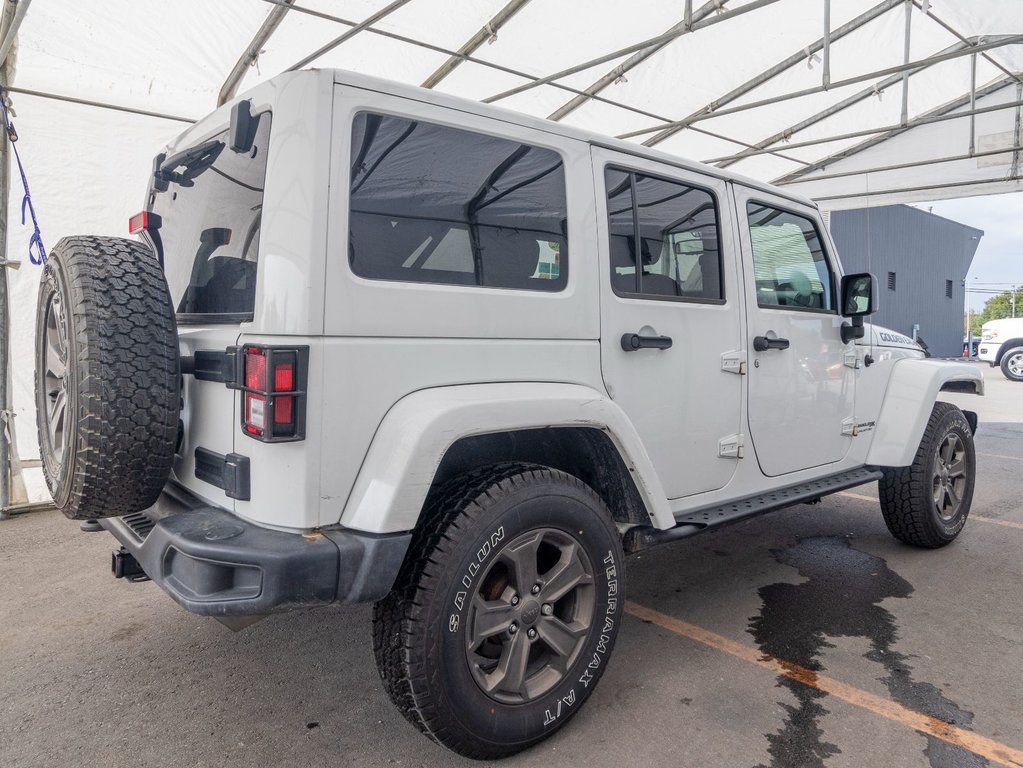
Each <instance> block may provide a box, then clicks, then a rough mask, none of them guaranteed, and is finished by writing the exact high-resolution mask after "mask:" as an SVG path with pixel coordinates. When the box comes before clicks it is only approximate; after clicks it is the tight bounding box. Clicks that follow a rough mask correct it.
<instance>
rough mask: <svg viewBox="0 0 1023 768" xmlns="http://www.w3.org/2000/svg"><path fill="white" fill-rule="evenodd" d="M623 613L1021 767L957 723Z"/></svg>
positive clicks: (1008, 750) (645, 615) (706, 634)
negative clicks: (947, 721) (951, 723)
mask: <svg viewBox="0 0 1023 768" xmlns="http://www.w3.org/2000/svg"><path fill="white" fill-rule="evenodd" d="M625 611H626V613H628V614H630V615H632V616H635V617H636V618H637V619H641V620H643V621H648V622H650V623H652V624H656V625H657V626H659V627H662V628H663V629H666V630H668V631H669V632H673V633H675V634H676V635H680V636H682V637H685V638H688V639H689V640H693V641H695V642H697V643H702V644H703V645H707V646H710V647H711V648H714V649H715V650H718V651H721V652H722V653H727V654H729V655H730V656H735V657H736V658H738V659H742V660H743V661H745V662H748V663H750V664H754V665H756V666H758V667H760V668H761V669H766V670H768V671H770V672H773V673H774V674H776V675H783V676H784V677H787V678H789V679H791V680H795V681H797V682H800V683H802V684H803V685H807V686H809V687H811V688H815V689H817V690H819V691H823V692H824V693H828V694H830V695H832V696H834V697H835V698H837V699H841V700H842V701H844V702H846V703H848V704H852V705H853V706H855V707H859V708H860V709H864V710H866V711H867V712H871V713H873V714H875V715H880V716H881V717H884V718H887V719H888V720H892V721H894V722H897V723H901V724H903V725H905V726H907V727H909V728H912V729H913V730H914V731H919V732H920V733H923V734H925V735H927V736H933V737H935V738H937V739H941V740H942V741H946V742H948V743H949V744H954V745H955V746H957V747H962V748H963V749H966V750H968V751H970V752H972V753H973V754H975V755H980V756H981V757H983V758H985V759H987V760H988V761H990V762H992V763H998V764H999V765H1004V766H1008V767H1009V768H1021V767H1023V750H1018V749H1013V748H1012V747H1009V746H1006V745H1005V744H1001V743H999V742H997V741H994V740H992V739H989V738H987V737H985V736H981V735H979V734H977V733H974V732H973V731H967V730H965V729H963V728H960V727H958V726H955V725H950V724H949V723H946V722H945V721H944V720H939V719H938V718H936V717H931V716H930V715H925V714H923V713H922V712H917V711H916V710H913V709H909V708H908V707H904V706H902V705H901V704H897V703H896V702H894V701H891V700H890V699H886V698H883V697H881V696H876V695H874V694H872V693H868V692H867V691H864V690H861V689H859V688H856V687H854V686H851V685H849V684H847V683H843V682H842V681H841V680H836V679H835V678H833V677H828V676H827V675H822V674H820V673H819V672H814V671H812V670H809V669H806V668H805V667H801V666H799V665H798V664H793V663H792V662H789V661H785V660H783V659H779V658H776V657H774V656H771V655H769V654H766V653H763V652H762V651H760V650H759V649H757V648H754V647H753V646H750V645H746V644H745V643H739V642H736V641H735V640H730V639H729V638H727V637H724V636H722V635H719V634H716V633H715V632H711V631H710V630H708V629H704V628H703V627H698V626H696V625H695V624H690V623H689V622H687V621H682V620H681V619H676V618H675V617H673V616H668V615H667V614H664V613H660V612H658V611H655V610H652V609H650V608H646V607H645V606H642V605H639V604H638V603H633V602H631V601H628V602H626V603H625Z"/></svg>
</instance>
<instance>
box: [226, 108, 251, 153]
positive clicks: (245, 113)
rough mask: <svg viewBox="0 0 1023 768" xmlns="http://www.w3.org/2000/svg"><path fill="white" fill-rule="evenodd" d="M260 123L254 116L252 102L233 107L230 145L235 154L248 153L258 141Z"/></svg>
mask: <svg viewBox="0 0 1023 768" xmlns="http://www.w3.org/2000/svg"><path fill="white" fill-rule="evenodd" d="M258 125H259V121H258V120H257V119H256V118H255V117H254V116H253V114H252V102H251V101H249V100H248V99H245V100H244V101H239V102H238V103H237V104H235V105H234V106H233V107H231V130H230V134H229V135H230V141H229V142H228V144H229V145H230V147H231V150H232V151H234V152H248V151H249V150H250V149H252V142H253V141H255V140H256V128H257V126H258Z"/></svg>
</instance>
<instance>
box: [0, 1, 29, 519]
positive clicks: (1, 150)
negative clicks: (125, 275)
mask: <svg viewBox="0 0 1023 768" xmlns="http://www.w3.org/2000/svg"><path fill="white" fill-rule="evenodd" d="M29 2H30V0H22V1H21V2H20V3H19V2H17V0H5V2H4V4H3V11H2V15H0V36H2V38H3V42H2V43H0V86H3V87H6V86H7V81H8V79H10V77H9V75H10V74H11V72H10V70H11V66H10V63H9V60H8V55H9V54H10V51H11V48H12V47H13V45H14V40H15V39H16V37H17V34H18V26H19V25H20V24H21V20H22V19H23V18H25V12H26V11H27V10H28V6H29ZM10 153H11V149H10V144H9V143H8V138H7V136H6V132H5V135H4V136H2V137H0V337H2V338H0V520H4V519H6V518H7V517H9V516H10V514H11V511H12V506H11V480H12V477H11V455H12V453H13V451H14V450H16V446H14V445H12V444H11V443H10V442H8V436H9V435H13V434H14V430H13V429H8V424H9V423H10V419H11V418H12V411H11V390H10V386H9V377H10V369H11V305H10V293H9V287H8V284H7V268H8V267H9V266H13V265H12V264H11V263H10V262H9V261H8V260H7V201H8V197H9V194H10ZM11 426H13V425H11Z"/></svg>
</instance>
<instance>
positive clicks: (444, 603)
mask: <svg viewBox="0 0 1023 768" xmlns="http://www.w3.org/2000/svg"><path fill="white" fill-rule="evenodd" d="M541 529H542V530H548V531H550V530H552V529H557V530H555V531H554V535H556V536H560V535H562V532H564V533H565V534H569V535H571V536H572V537H573V538H574V539H575V541H576V543H577V544H578V546H579V547H580V549H581V550H582V551H583V552H585V554H586V556H587V558H588V560H587V562H591V563H592V565H593V574H592V575H593V582H592V583H593V590H592V592H589V593H587V594H590V595H592V598H593V603H592V604H593V610H592V614H591V615H592V622H591V623H590V627H589V629H588V630H587V631H586V632H584V633H582V634H581V636H582V637H585V640H583V641H581V642H582V645H580V646H578V649H579V655H578V656H577V657H575V661H568V662H566V666H567V672H566V673H565V674H564V675H563V676H562V677H561V678H560V680H559V681H558V682H557V683H556V684H553V687H551V688H550V689H549V690H547V691H546V692H544V693H543V694H542V695H539V696H538V697H537V698H536V699H535V700H523V701H522V702H520V703H511V704H509V703H502V702H500V701H495V700H494V699H493V698H491V696H490V695H488V694H487V693H486V692H484V690H483V687H482V685H480V684H479V683H478V682H477V678H475V677H474V674H478V671H474V670H473V669H471V667H470V663H469V660H468V653H467V651H466V644H467V640H468V638H469V635H467V634H466V633H467V632H469V631H470V629H469V627H470V623H471V619H470V616H471V615H472V609H471V608H470V605H469V604H470V602H471V600H472V599H473V596H474V595H475V594H477V593H478V591H479V590H480V589H481V587H482V584H483V582H484V579H485V578H489V577H488V576H487V574H488V573H493V572H494V570H495V569H496V568H498V567H499V566H498V561H499V559H500V558H501V557H503V550H502V549H501V547H502V546H507V545H509V544H510V543H513V542H514V541H515V540H516V536H523V535H528V532H531V531H534V530H541ZM502 542H503V544H502ZM481 555H482V557H481ZM491 555H492V557H491ZM622 557H623V556H622V549H621V540H620V536H619V535H618V532H617V530H616V528H615V526H614V524H613V522H612V519H611V514H610V512H609V510H608V508H607V506H606V505H605V504H604V502H603V501H602V500H601V499H600V497H599V496H597V494H596V493H594V491H593V490H592V489H591V488H590V487H589V486H587V485H586V484H584V483H583V482H582V481H580V480H578V479H577V478H575V477H572V476H570V475H567V474H565V473H563V472H559V471H557V470H554V469H550V468H547V467H542V466H539V465H533V464H521V463H508V464H500V465H492V466H489V467H486V468H484V469H481V470H477V471H475V472H472V473H469V474H466V475H463V476H461V477H458V478H456V479H454V480H452V481H450V482H448V483H447V484H445V485H443V486H442V487H441V488H440V489H439V490H437V491H436V492H434V493H432V494H431V496H430V498H429V499H428V501H427V504H426V507H425V508H424V510H423V513H422V517H421V522H420V525H419V526H418V527H417V529H416V531H415V533H414V535H413V538H412V543H411V545H410V548H409V553H408V555H407V557H406V560H405V563H404V565H403V566H402V569H401V572H400V574H399V576H398V579H397V581H396V583H395V586H394V589H393V590H392V591H391V593H390V594H389V595H388V596H387V597H386V598H384V599H383V600H382V601H380V602H378V603H376V605H375V606H374V611H373V649H374V653H375V655H376V660H377V667H378V669H379V671H380V676H381V678H382V679H383V683H384V687H385V688H386V690H387V693H388V694H389V695H390V697H391V700H392V701H393V702H394V704H395V706H397V707H398V709H399V710H400V711H401V713H402V714H403V715H404V716H405V717H406V718H407V719H408V720H409V721H410V722H411V723H412V724H413V725H415V726H416V727H417V728H418V729H419V730H420V731H422V732H423V733H425V734H426V735H427V736H429V737H430V738H431V739H433V740H434V741H436V742H438V743H440V744H442V745H444V746H446V747H448V748H449V749H452V750H454V751H455V752H458V753H460V754H462V755H465V756H467V757H471V758H475V759H496V758H500V757H505V756H507V755H511V754H514V753H516V752H519V751H520V750H523V749H525V748H527V747H529V746H531V745H533V744H535V743H537V742H539V741H541V740H542V739H544V738H546V737H547V736H549V735H551V734H552V733H554V731H556V730H557V729H558V728H560V727H561V726H563V725H564V724H565V723H566V722H567V721H568V720H569V719H570V718H571V717H572V716H573V715H574V714H575V713H576V712H577V711H578V710H579V708H580V707H581V706H582V705H583V702H584V701H585V700H586V698H587V697H588V696H589V694H590V693H591V692H592V691H593V689H594V687H595V686H596V684H597V681H598V680H599V679H600V676H601V674H602V673H603V671H604V669H605V667H606V666H607V659H608V656H609V655H610V653H611V649H612V647H613V645H614V641H615V637H616V635H617V632H618V626H619V624H620V623H621V617H622V611H623V610H624V578H623V575H624V574H623V563H622ZM488 558H489V560H488ZM505 590H506V591H505V594H507V592H508V591H514V590H509V589H508V588H507V587H506V588H505ZM520 591H521V590H520ZM466 592H467V593H468V597H466ZM540 594H541V596H542V594H543V593H542V592H541V593H540ZM460 595H461V597H460ZM526 597H527V598H528V595H526ZM487 599H490V598H487ZM512 604H513V605H514V603H512ZM463 609H464V610H463ZM547 610H548V607H547V606H546V605H545V606H544V611H545V612H546V611H547ZM544 615H549V614H547V613H545V614H544ZM472 631H475V630H472ZM528 631H529V632H533V631H534V630H533V629H532V628H529V630H528ZM521 633H522V634H526V633H527V629H526V628H523V629H522V630H521ZM533 636H534V635H532V634H531V635H530V637H533ZM502 637H508V635H502ZM541 650H542V649H541ZM530 658H532V657H530Z"/></svg>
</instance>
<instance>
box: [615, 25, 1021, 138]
mask: <svg viewBox="0 0 1023 768" xmlns="http://www.w3.org/2000/svg"><path fill="white" fill-rule="evenodd" d="M748 7H749V6H743V9H745V8H748ZM733 13H735V11H733ZM974 43H975V44H972V45H963V46H953V47H952V48H951V49H946V51H944V52H941V53H936V54H933V55H932V56H926V57H924V58H922V59H918V60H917V61H911V62H909V63H907V64H898V65H896V66H894V67H885V68H884V69H877V70H874V71H873V72H865V73H863V74H862V75H855V76H854V77H847V78H845V79H844V80H838V81H837V82H833V83H832V84H831V85H832V87H833V88H844V87H845V86H847V85H855V84H856V83H862V82H865V81H867V80H873V79H874V78H877V77H883V76H885V75H894V74H900V75H901V73H903V72H906V71H908V70H913V69H923V68H924V67H928V66H931V65H933V64H940V63H941V62H943V61H952V60H953V59H958V58H961V57H963V56H966V55H968V54H969V53H970V52H971V51H976V52H977V53H980V52H981V51H990V50H992V49H994V48H1003V47H1005V46H1007V45H1018V44H1020V43H1023V34H1017V35H989V36H986V42H984V43H979V42H975V41H974ZM823 91H824V88H822V87H821V86H819V85H818V86H814V87H813V88H803V89H801V90H798V91H790V92H789V93H782V94H779V95H777V96H772V97H771V98H768V99H760V100H758V101H750V102H747V103H745V104H740V105H738V106H735V107H728V108H727V109H721V110H716V111H714V112H707V113H704V114H700V115H698V116H696V117H693V118H689V119H687V120H679V121H676V122H672V123H666V124H663V125H653V126H650V127H648V128H641V129H640V130H637V131H629V132H628V133H623V134H620V135H619V136H618V138H620V139H629V138H632V137H634V136H642V135H643V134H645V133H653V132H654V131H664V130H667V129H669V128H674V127H677V126H682V127H685V125H687V124H688V123H689V122H694V123H695V122H697V121H701V120H709V119H711V118H714V117H723V116H724V115H734V114H738V113H739V112H747V111H749V110H751V109H757V108H759V107H766V106H768V105H770V104H780V103H781V102H784V101H791V100H792V99H799V98H802V97H804V96H813V95H814V94H817V93H821V92H823Z"/></svg>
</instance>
